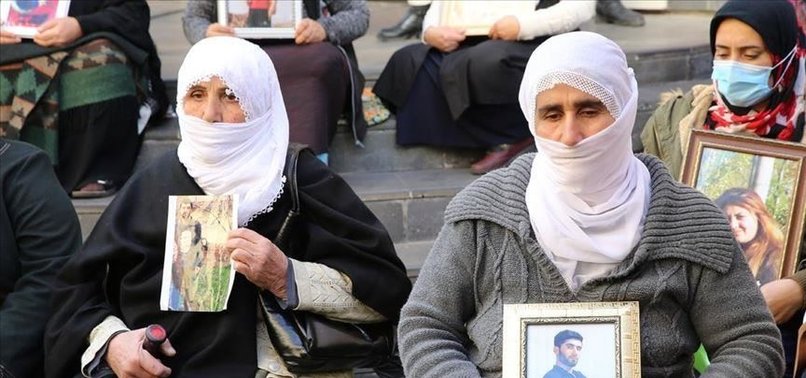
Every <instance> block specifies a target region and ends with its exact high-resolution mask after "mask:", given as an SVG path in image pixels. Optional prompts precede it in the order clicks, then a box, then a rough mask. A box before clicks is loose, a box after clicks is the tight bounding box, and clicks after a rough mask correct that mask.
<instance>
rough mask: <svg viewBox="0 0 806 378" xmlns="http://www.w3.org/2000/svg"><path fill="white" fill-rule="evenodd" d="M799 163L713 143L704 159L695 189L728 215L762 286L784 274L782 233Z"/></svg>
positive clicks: (790, 207)
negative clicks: (722, 146) (727, 148)
mask: <svg viewBox="0 0 806 378" xmlns="http://www.w3.org/2000/svg"><path fill="white" fill-rule="evenodd" d="M797 163H798V162H797V161H795V160H789V159H783V158H776V157H771V156H761V155H754V154H750V153H744V152H737V151H730V150H722V149H717V148H710V147H709V148H704V149H703V151H702V155H701V157H700V163H699V169H698V171H697V173H696V182H695V184H694V187H695V188H696V189H698V190H700V191H702V192H703V193H704V194H705V195H706V196H707V197H708V198H711V199H713V200H714V201H715V202H716V204H717V206H719V208H720V209H722V211H723V212H724V213H725V216H726V217H727V219H728V222H729V223H730V226H731V230H732V231H733V235H734V237H735V238H736V240H737V241H738V242H739V244H740V245H741V247H742V250H743V251H744V254H745V258H746V259H747V261H748V265H749V266H750V270H751V271H752V273H753V276H754V277H755V279H756V281H757V283H758V284H759V285H763V284H765V283H767V282H771V281H774V280H776V279H778V278H780V277H781V274H782V273H783V272H782V268H783V266H782V265H783V261H784V259H783V257H784V248H785V244H786V243H785V240H786V238H785V237H784V235H785V234H786V230H787V229H788V227H789V226H790V223H791V221H792V220H791V219H790V218H791V213H792V211H793V202H792V201H793V198H794V191H795V187H796V184H797V179H798V176H799V167H798V164H797ZM724 167H732V168H731V169H724Z"/></svg>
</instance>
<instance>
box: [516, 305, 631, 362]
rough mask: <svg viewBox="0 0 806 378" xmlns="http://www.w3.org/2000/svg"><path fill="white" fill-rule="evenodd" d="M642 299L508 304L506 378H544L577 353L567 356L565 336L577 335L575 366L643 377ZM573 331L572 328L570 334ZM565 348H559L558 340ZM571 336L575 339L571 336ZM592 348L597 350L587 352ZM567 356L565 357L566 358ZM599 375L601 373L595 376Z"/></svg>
mask: <svg viewBox="0 0 806 378" xmlns="http://www.w3.org/2000/svg"><path fill="white" fill-rule="evenodd" d="M638 315H639V310H638V302H575V303H529V304H507V305H504V336H503V337H504V339H503V371H502V373H503V377H504V378H532V377H537V378H540V377H543V376H544V374H546V372H547V371H550V370H551V369H556V368H559V367H560V365H561V364H562V362H560V361H566V362H567V361H568V360H569V359H571V360H573V357H569V356H564V357H563V356H562V353H561V349H560V348H565V347H566V345H565V344H563V339H562V336H566V335H572V334H577V335H579V337H580V338H581V339H582V340H579V341H580V342H579V344H577V348H579V349H580V350H579V354H577V355H576V361H574V362H573V363H572V364H569V365H574V366H573V368H574V369H576V370H577V371H579V372H580V373H582V374H585V375H586V376H593V375H596V376H602V377H617V378H633V377H640V376H641V331H640V328H641V327H640V319H639V317H638ZM569 331H570V332H569ZM558 338H559V339H561V340H560V342H561V346H559V347H558V346H557V345H556V344H557V341H556V340H557V339H558ZM570 339H575V337H571V338H570ZM586 350H592V351H593V352H592V353H588V354H585V351H586ZM564 358H565V360H564ZM594 373H595V374H594Z"/></svg>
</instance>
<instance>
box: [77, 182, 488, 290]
mask: <svg viewBox="0 0 806 378" xmlns="http://www.w3.org/2000/svg"><path fill="white" fill-rule="evenodd" d="M342 177H343V178H344V179H345V181H347V183H348V184H349V185H350V186H351V187H352V188H353V189H354V190H355V192H356V194H357V195H358V196H359V197H360V198H361V199H362V200H363V201H364V202H365V203H366V205H367V207H369V209H370V210H371V211H372V212H373V213H374V214H375V215H376V216H377V217H378V219H379V220H380V221H381V222H382V223H383V224H384V226H385V227H386V229H387V230H388V231H389V235H390V236H391V238H392V241H393V242H394V243H395V245H396V247H397V248H398V254H399V255H400V257H401V259H403V261H404V263H405V264H406V267H407V268H408V273H409V276H410V277H412V278H414V277H416V274H417V272H418V271H419V269H420V266H422V261H423V260H424V259H425V255H426V254H427V252H428V250H429V249H430V243H432V242H433V240H434V239H435V238H436V236H437V234H438V233H439V230H440V228H441V227H442V219H443V214H444V210H445V207H446V206H447V204H448V202H450V200H451V199H452V198H453V196H454V195H456V193H458V192H459V191H460V190H462V188H464V187H465V186H467V184H469V183H470V182H472V181H473V180H474V179H475V178H476V177H477V176H473V175H471V174H470V173H469V172H468V171H467V170H466V169H432V170H419V171H405V172H350V173H345V174H343V175H342ZM113 198H114V197H108V198H99V199H74V200H73V206H74V207H75V209H76V213H77V214H78V217H79V221H80V223H81V231H82V234H83V237H84V238H85V239H86V237H87V236H88V235H89V233H90V232H91V230H92V228H93V227H94V226H95V224H96V223H97V221H98V218H99V217H100V216H101V213H102V212H103V211H104V209H106V207H107V206H108V205H109V203H110V202H111V201H112V199H113ZM166 221H167V220H166Z"/></svg>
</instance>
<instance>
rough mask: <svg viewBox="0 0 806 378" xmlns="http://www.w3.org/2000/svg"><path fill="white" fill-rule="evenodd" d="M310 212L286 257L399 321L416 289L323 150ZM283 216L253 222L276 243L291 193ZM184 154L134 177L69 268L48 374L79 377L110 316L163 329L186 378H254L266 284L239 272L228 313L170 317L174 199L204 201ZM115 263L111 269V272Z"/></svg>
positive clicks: (310, 168) (302, 164) (276, 211)
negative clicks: (164, 290)
mask: <svg viewBox="0 0 806 378" xmlns="http://www.w3.org/2000/svg"><path fill="white" fill-rule="evenodd" d="M297 181H298V186H299V187H298V192H299V200H300V209H301V214H302V215H301V216H300V217H299V218H298V220H297V222H296V223H295V225H294V229H293V230H295V231H294V232H293V233H292V235H293V236H292V237H291V238H290V239H289V243H290V244H289V245H290V247H289V248H288V249H287V250H286V251H284V252H286V253H287V254H288V255H289V257H292V258H295V259H297V260H302V261H312V262H318V263H321V264H324V265H327V266H329V267H331V268H334V269H336V270H338V271H340V272H343V273H345V274H347V276H349V277H350V281H351V282H352V283H353V293H352V294H353V296H354V297H356V298H357V299H359V300H360V301H361V302H362V303H364V304H366V305H368V306H370V307H371V308H373V309H374V310H376V311H378V312H379V313H381V314H383V315H384V316H386V317H387V318H388V319H391V320H393V321H397V317H398V314H399V311H400V308H401V306H402V305H403V303H404V302H405V300H406V298H407V296H408V293H409V290H410V289H411V284H410V281H409V280H408V278H407V277H406V270H405V267H404V266H403V263H402V262H401V261H400V259H398V257H397V255H396V254H395V251H394V246H393V245H392V241H391V239H390V238H389V235H388V233H387V232H386V230H385V229H384V227H383V225H382V224H381V223H380V221H378V219H377V218H375V216H374V215H373V214H372V212H370V211H369V209H368V208H367V207H366V206H365V205H364V204H363V203H362V202H361V200H360V199H359V198H358V197H357V196H356V195H355V193H353V191H352V189H350V187H349V186H348V185H347V184H346V183H345V182H344V181H343V180H342V179H341V178H340V177H339V176H337V175H336V174H334V173H333V172H332V171H330V170H329V169H328V168H327V167H326V166H324V164H322V163H321V162H320V161H319V160H318V159H316V157H315V156H313V154H311V153H310V152H306V153H303V154H301V155H300V160H299V166H298V177H297ZM283 193H284V194H283V195H282V196H280V197H279V198H278V199H277V201H276V202H275V203H274V205H273V210H271V211H270V212H268V213H265V214H262V215H259V216H257V217H256V218H255V219H253V220H252V221H250V223H249V224H247V226H246V227H247V228H250V229H252V230H255V231H257V232H259V233H260V234H262V235H263V236H265V237H267V238H270V239H271V238H274V236H275V235H276V234H277V231H278V230H279V228H280V225H281V223H282V222H283V221H284V220H285V216H286V214H287V213H288V210H289V209H290V206H291V201H290V198H289V195H288V194H287V193H289V188H288V186H287V185H286V186H285V187H284V188H283ZM203 194H204V193H203V192H202V190H201V189H200V188H199V187H198V186H197V185H196V183H195V181H193V179H192V178H191V177H190V176H189V175H188V174H187V171H186V169H185V167H184V166H183V165H182V164H181V163H180V162H179V159H178V158H177V156H176V151H172V152H171V153H169V154H167V155H165V156H164V157H163V158H161V159H159V160H157V161H155V162H154V164H152V165H151V166H149V167H147V168H145V169H143V170H142V171H139V172H138V173H136V174H135V176H134V177H132V178H131V179H130V180H129V181H128V182H127V183H126V185H125V186H124V187H123V189H122V190H121V192H120V193H119V194H118V195H117V197H116V198H115V200H114V201H112V203H111V204H110V205H109V207H108V208H107V209H106V211H105V212H104V214H103V215H102V216H101V219H100V220H99V221H98V223H97V225H96V226H95V229H94V230H93V232H92V234H91V235H90V236H89V238H88V239H87V242H86V244H85V247H84V248H83V249H82V250H81V251H80V252H79V253H77V254H76V255H75V256H74V257H73V258H72V259H70V261H69V262H68V263H67V264H66V266H65V269H64V270H63V272H62V274H61V275H60V278H61V280H62V281H63V283H62V285H61V286H60V287H59V288H58V289H57V290H56V295H55V298H56V308H57V309H58V310H57V311H56V312H55V313H54V316H53V318H52V320H51V322H50V323H49V326H48V331H47V334H46V338H45V349H46V352H47V354H48V364H47V366H46V369H47V372H46V373H47V374H48V376H52V377H63V376H66V375H72V374H75V373H76V372H77V371H78V369H79V365H80V363H79V359H80V356H81V354H82V353H83V352H84V350H85V349H86V348H87V346H88V342H87V337H88V335H89V334H90V332H91V330H92V329H93V328H94V327H95V326H97V325H98V324H99V323H101V321H103V319H104V318H105V317H106V316H108V315H115V316H117V317H118V318H120V319H122V320H123V322H124V323H125V324H126V325H127V326H128V327H129V328H131V329H138V328H142V327H145V326H147V325H149V324H151V323H159V324H161V325H163V326H164V327H165V328H166V330H167V331H168V337H169V338H170V340H171V344H172V345H173V346H174V347H175V348H176V350H177V351H178V354H177V355H176V356H175V357H173V358H167V359H165V361H164V362H165V363H166V364H167V365H168V366H169V367H170V368H171V369H172V370H173V375H172V376H176V377H182V376H186V377H254V374H255V369H256V367H257V361H256V348H257V346H256V343H255V342H256V335H255V328H256V327H255V325H256V321H257V305H258V302H257V293H258V288H257V287H256V286H255V285H253V284H252V283H251V282H249V281H248V280H246V278H244V276H243V275H241V274H236V275H235V282H234V284H233V288H232V293H231V295H230V297H229V302H228V307H227V308H228V309H227V310H225V311H222V312H215V313H194V312H164V311H160V310H159V308H160V305H159V299H160V287H161V280H162V268H163V260H164V253H165V237H166V223H167V219H168V196H170V195H203ZM107 266H108V271H107V269H106V267H107Z"/></svg>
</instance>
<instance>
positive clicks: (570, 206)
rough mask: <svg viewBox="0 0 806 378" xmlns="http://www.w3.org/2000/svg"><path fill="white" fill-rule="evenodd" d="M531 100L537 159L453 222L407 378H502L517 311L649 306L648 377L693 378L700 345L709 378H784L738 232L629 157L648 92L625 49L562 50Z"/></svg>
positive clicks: (483, 181) (644, 355)
mask: <svg viewBox="0 0 806 378" xmlns="http://www.w3.org/2000/svg"><path fill="white" fill-rule="evenodd" d="M519 99H520V104H521V109H522V110H523V114H524V116H525V117H526V119H528V120H529V126H530V129H531V130H532V132H533V133H534V135H535V139H536V143H537V150H538V151H539V152H538V153H537V154H528V155H524V156H521V157H519V158H518V159H517V160H515V162H513V163H512V165H510V166H509V167H508V168H505V169H501V170H498V171H496V172H492V173H489V174H487V175H486V176H484V177H482V178H480V179H478V180H476V181H475V182H474V183H472V184H470V185H469V186H468V187H467V188H465V189H464V190H463V191H462V192H460V193H459V194H458V195H457V196H456V197H455V198H454V199H453V201H452V202H451V203H450V204H449V205H448V208H447V209H446V210H445V225H444V226H443V228H442V230H441V231H440V234H439V236H438V237H437V240H436V242H435V244H434V247H433V249H432V250H431V253H430V254H429V256H428V258H427V259H426V261H425V263H424V265H423V268H422V270H421V272H420V276H419V277H418V279H417V282H416V283H415V285H414V289H413V290H412V293H411V296H410V297H409V300H408V302H407V303H406V305H405V306H403V310H402V312H401V316H400V317H401V319H400V326H399V334H400V353H401V358H402V360H403V365H404V368H405V370H406V374H407V376H411V377H419V378H427V377H444V376H462V377H473V376H484V377H500V374H501V350H502V339H501V337H502V332H501V331H502V323H503V319H502V316H503V305H504V304H508V303H564V302H600V301H637V302H638V303H639V306H640V327H641V376H642V377H687V376H692V362H693V354H694V352H695V351H696V350H697V348H698V347H699V345H700V344H703V345H704V346H705V349H706V350H707V351H708V353H709V354H710V356H711V365H710V368H709V370H708V373H707V374H709V375H710V376H719V377H740V376H741V377H780V376H781V374H782V373H783V365H784V361H783V357H782V355H781V353H782V348H781V340H780V335H779V333H778V330H777V329H776V328H775V324H774V323H773V321H772V318H771V317H770V314H769V312H768V311H767V308H766V306H765V304H764V300H763V298H762V296H761V293H760V292H759V290H758V286H757V285H756V282H755V280H754V279H753V276H752V274H751V273H750V269H748V267H747V262H746V261H745V259H744V257H743V255H742V250H741V248H739V246H738V245H737V244H736V242H735V241H734V240H733V234H732V233H731V230H730V226H729V225H728V224H727V222H726V220H725V216H724V215H723V214H722V212H721V211H720V210H719V209H718V208H717V207H716V206H714V204H713V202H711V200H709V199H708V198H707V197H705V196H704V195H703V194H701V193H699V192H697V191H696V190H694V189H691V188H689V187H686V186H684V185H682V184H680V183H679V182H677V181H676V180H675V179H674V178H673V177H672V176H671V175H669V172H668V171H667V169H666V167H665V166H664V165H663V163H662V162H661V161H660V160H658V159H657V158H655V157H652V156H649V155H633V153H632V146H631V144H632V143H631V138H630V133H631V130H632V128H633V123H634V122H635V117H636V111H637V106H638V105H637V104H638V85H637V83H636V81H635V76H634V74H633V72H632V70H631V69H630V68H628V67H627V60H626V57H625V55H624V53H623V52H622V51H621V49H620V48H619V47H618V46H617V45H616V44H615V43H614V42H612V41H610V40H608V39H607V38H605V37H602V36H601V35H598V34H595V33H589V32H573V33H567V34H562V35H559V36H555V37H552V38H550V39H549V40H547V41H546V42H544V43H543V44H541V45H540V46H539V47H538V48H537V49H536V50H535V52H534V53H533V55H532V57H531V58H530V59H529V63H528V65H527V66H526V72H525V74H524V78H523V83H522V84H521V87H520V95H519ZM736 309H741V311H736Z"/></svg>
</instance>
